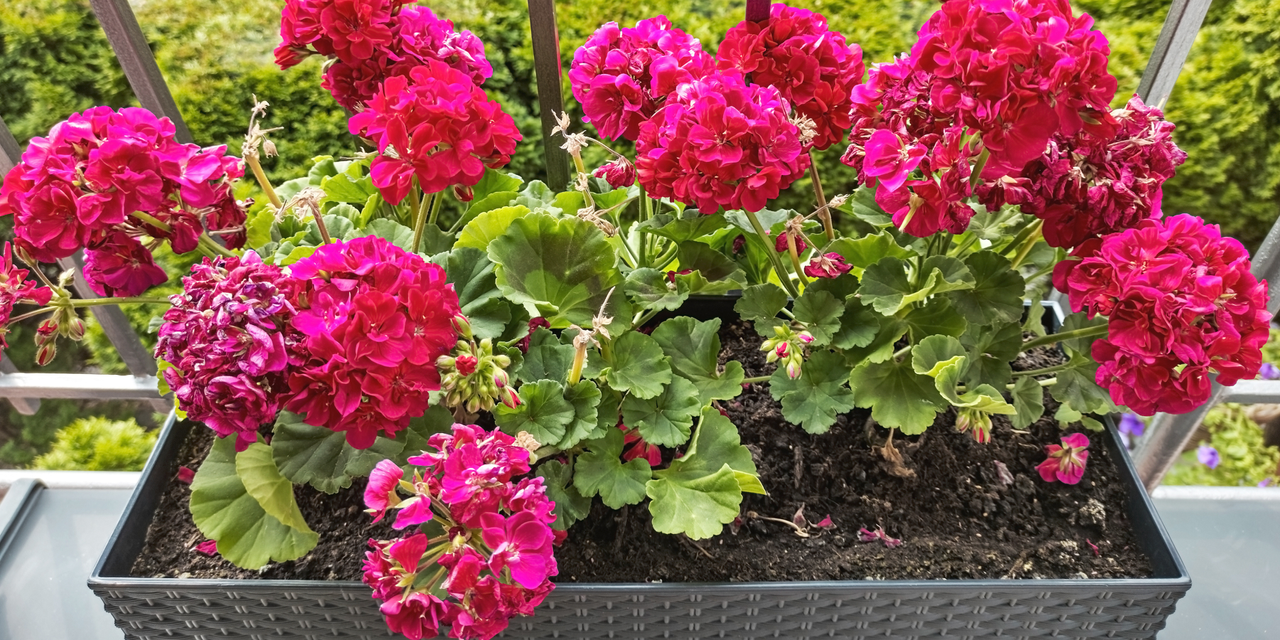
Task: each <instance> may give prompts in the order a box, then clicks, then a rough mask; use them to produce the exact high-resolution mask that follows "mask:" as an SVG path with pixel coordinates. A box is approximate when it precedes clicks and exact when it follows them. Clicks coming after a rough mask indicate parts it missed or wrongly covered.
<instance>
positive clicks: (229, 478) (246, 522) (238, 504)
mask: <svg viewBox="0 0 1280 640" xmlns="http://www.w3.org/2000/svg"><path fill="white" fill-rule="evenodd" d="M266 455H267V456H268V460H269V459H270V458H269V456H270V452H266ZM237 457H238V456H237V454H236V451H235V438H219V439H217V440H215V441H214V443H213V448H212V449H210V451H209V455H208V456H207V457H205V459H204V462H203V463H201V465H200V469H199V471H197V472H196V476H195V479H194V480H193V481H192V483H191V499H190V506H191V517H192V519H193V520H194V521H195V523H196V527H197V528H198V529H200V532H201V533H203V534H204V535H205V536H206V537H208V538H212V539H214V540H217V541H218V553H219V554H220V555H221V556H222V557H223V558H225V559H226V560H227V561H229V562H231V563H232V564H234V565H236V566H237V567H241V568H244V569H259V568H262V567H264V566H266V565H267V563H269V562H286V561H289V560H296V559H298V558H301V557H302V556H304V555H306V554H307V552H308V551H310V550H311V549H312V548H314V547H315V546H316V542H317V541H319V539H320V537H319V536H318V535H317V534H316V533H315V532H313V531H311V529H309V528H307V527H306V525H305V524H303V527H302V528H295V527H290V526H288V525H286V524H284V523H283V522H281V521H280V520H279V519H278V518H276V517H274V516H272V515H270V514H268V513H267V512H266V511H265V510H264V509H263V508H262V506H261V505H260V504H259V503H258V501H257V500H256V499H255V498H254V497H253V496H251V495H249V492H248V490H247V489H246V488H245V485H244V483H243V482H241V480H240V477H239V476H238V475H237V474H236V466H237V464H236V458H237ZM260 461H261V454H257V457H256V458H255V459H254V462H260ZM250 466H253V465H252V464H251V465H250ZM273 466H274V465H273ZM262 475H263V476H264V477H265V476H266V475H267V474H265V473H264V474H262ZM277 475H278V472H277ZM285 482H286V484H287V483H288V481H287V480H286V481H285ZM268 484H270V483H269V482H268ZM264 486H266V485H260V486H259V487H258V488H259V489H260V490H261V489H262V488H263V487H264ZM294 508H295V509H296V505H295V507H294Z"/></svg>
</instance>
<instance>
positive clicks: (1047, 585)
mask: <svg viewBox="0 0 1280 640" xmlns="http://www.w3.org/2000/svg"><path fill="white" fill-rule="evenodd" d="M720 297H721V296H705V298H720ZM723 297H724V298H732V296H723ZM1028 304H1030V303H1029V302H1028ZM1042 304H1044V305H1045V306H1047V307H1049V308H1050V310H1052V311H1053V313H1054V315H1055V316H1056V317H1057V319H1058V321H1059V323H1060V322H1061V321H1062V318H1063V315H1064V314H1063V312H1062V308H1061V306H1060V305H1059V304H1058V303H1057V302H1054V301H1050V300H1045V301H1042ZM1104 422H1105V424H1106V427H1107V428H1106V430H1105V435H1104V436H1103V441H1104V446H1107V447H1108V448H1109V449H1110V450H1111V452H1112V453H1113V454H1117V455H1116V463H1117V465H1118V466H1119V467H1120V469H1121V480H1122V481H1123V482H1125V483H1126V484H1127V485H1128V490H1129V492H1130V496H1129V499H1130V502H1134V501H1136V502H1138V503H1139V505H1140V507H1141V508H1142V510H1144V511H1145V512H1146V513H1150V514H1151V522H1150V523H1148V525H1149V526H1147V527H1142V526H1141V525H1140V523H1137V522H1132V520H1131V522H1130V525H1131V526H1132V527H1133V528H1134V531H1135V535H1136V536H1137V537H1138V538H1139V539H1140V540H1141V539H1144V538H1148V539H1153V540H1152V541H1153V542H1155V543H1157V544H1158V545H1159V549H1158V550H1159V551H1162V552H1163V551H1167V553H1168V557H1166V558H1155V557H1152V556H1153V555H1154V554H1153V553H1151V549H1148V548H1144V549H1143V551H1144V553H1146V554H1147V556H1148V558H1149V559H1150V560H1151V563H1152V569H1153V573H1155V574H1161V573H1163V574H1165V575H1162V576H1159V577H1154V576H1153V577H1148V578H1106V579H1095V578H1085V579H1069V578H1053V579H1028V578H1016V579H998V578H987V579H973V580H969V579H945V578H943V579H933V580H821V581H816V580H815V581H784V582H764V581H761V582H570V583H556V591H557V592H560V593H562V594H566V595H572V594H589V593H606V592H619V591H626V592H628V593H637V594H640V595H643V594H646V593H652V594H659V593H671V592H674V591H688V590H690V589H701V590H711V589H714V590H715V591H717V592H724V593H732V592H742V593H749V592H758V591H760V590H762V589H767V590H770V591H785V592H794V591H802V592H803V591H832V592H834V591H842V590H851V589H853V590H858V591H864V590H872V589H874V590H876V591H880V592H888V591H915V592H919V591H926V592H946V591H950V590H952V589H956V590H961V589H962V590H965V591H968V592H973V591H975V590H978V591H984V592H985V591H990V592H995V593H999V592H1003V591H1009V590H1026V589H1028V588H1031V587H1034V588H1041V589H1044V590H1050V589H1052V590H1054V591H1060V592H1070V591H1082V592H1084V591H1089V592H1097V591H1099V590H1100V589H1102V590H1111V589H1114V590H1118V591H1123V590H1124V589H1127V588H1135V587H1140V588H1143V589H1151V588H1154V587H1167V588H1168V590H1169V591H1185V590H1187V589H1189V588H1190V585H1191V577H1190V575H1189V574H1188V573H1187V568H1186V565H1185V564H1183V562H1182V557H1181V556H1180V555H1179V554H1178V550H1177V549H1176V548H1175V547H1174V545H1173V541H1172V539H1171V538H1170V537H1169V533H1168V531H1167V530H1166V529H1165V526H1164V522H1163V521H1161V519H1160V514H1159V513H1158V512H1157V511H1156V509H1155V504H1154V503H1153V502H1152V500H1151V496H1150V495H1149V494H1148V493H1147V490H1146V489H1145V487H1144V486H1143V484H1142V482H1141V481H1140V480H1139V478H1138V474H1137V471H1136V469H1135V468H1134V466H1133V461H1132V459H1131V458H1130V456H1129V453H1128V449H1126V448H1125V446H1124V444H1123V442H1122V441H1121V440H1120V436H1119V432H1118V431H1117V430H1116V426H1115V423H1114V421H1113V420H1112V418H1111V416H1106V417H1105V418H1104ZM177 428H178V419H177V414H176V411H171V412H170V413H169V417H168V419H167V420H166V421H165V423H164V426H163V427H162V429H161V433H160V436H159V438H158V439H157V441H156V446H155V448H154V449H153V450H152V452H151V456H150V457H149V458H148V459H147V464H146V467H145V468H144V469H143V471H142V476H141V478H142V481H140V482H138V483H137V485H136V486H135V487H134V490H133V494H132V495H131V496H130V497H129V501H128V503H127V504H126V505H125V508H124V511H123V513H122V514H121V517H120V520H119V521H118V522H117V524H116V527H115V530H114V531H113V532H112V533H111V537H110V538H108V540H107V544H106V547H104V549H103V551H102V555H101V556H100V557H99V559H98V562H97V564H96V565H95V566H94V568H93V572H92V573H90V574H89V580H88V585H89V587H90V588H93V589H94V590H95V591H98V590H111V589H113V588H115V587H129V588H138V587H149V588H154V589H156V590H157V591H171V590H174V589H183V590H190V589H208V590H214V591H217V590H224V589H229V588H234V589H237V590H242V591H243V590H252V591H258V590H261V591H285V590H289V589H297V588H302V587H306V588H329V589H334V590H360V589H367V588H368V587H367V586H366V585H365V584H364V583H363V582H359V581H355V580H342V581H337V580H334V581H330V580H246V579H222V578H219V579H208V578H141V577H135V576H108V575H104V572H105V570H106V564H107V563H108V561H109V560H110V559H111V555H112V551H113V550H114V549H115V547H116V546H117V544H118V543H119V542H120V541H121V538H122V537H123V536H124V533H125V532H124V529H125V528H126V524H127V521H128V519H129V516H130V514H131V513H133V511H134V509H135V508H136V507H137V506H138V503H139V502H140V500H142V499H143V494H144V492H145V488H146V484H147V483H146V479H147V478H150V477H152V476H153V475H154V474H155V473H163V470H160V469H158V468H157V467H159V466H160V465H161V464H168V462H169V461H168V460H167V459H166V460H165V461H164V462H163V463H162V462H161V461H160V458H161V457H166V458H167V457H168V456H162V453H164V452H165V450H166V449H168V448H170V447H177V446H179V445H181V442H177V443H174V442H172V440H173V439H174V438H175V437H176V435H175V431H176V430H177ZM1126 510H1127V511H1130V512H1132V509H1131V508H1128V509H1126ZM151 515H152V517H154V513H152V514H151ZM147 522H148V526H149V524H150V519H148V521H147ZM1141 529H1147V531H1146V533H1145V534H1143V533H1142V532H1141V531H1140V530H1141ZM144 532H145V529H144ZM1161 565H1163V566H1162V567H1161ZM1162 569H1163V570H1162Z"/></svg>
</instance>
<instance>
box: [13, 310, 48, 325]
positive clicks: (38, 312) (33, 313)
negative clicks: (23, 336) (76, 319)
mask: <svg viewBox="0 0 1280 640" xmlns="http://www.w3.org/2000/svg"><path fill="white" fill-rule="evenodd" d="M57 310H58V308H57V307H40V308H39V309H36V310H35V311H28V312H26V313H24V314H22V315H20V316H14V317H12V318H9V320H8V321H6V322H5V323H4V324H5V326H8V325H12V324H17V323H18V322H20V321H22V320H26V319H27V318H34V317H36V316H38V315H42V314H45V313H49V312H51V311H57Z"/></svg>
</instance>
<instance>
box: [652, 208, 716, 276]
mask: <svg viewBox="0 0 1280 640" xmlns="http://www.w3.org/2000/svg"><path fill="white" fill-rule="evenodd" d="M726 225H727V222H726V221H725V219H724V215H722V214H719V213H716V214H713V215H706V214H702V213H698V212H697V211H684V212H681V213H680V215H679V216H678V217H677V216H672V215H670V214H666V213H663V214H658V215H656V216H653V217H652V218H650V219H649V220H646V221H644V222H642V223H640V226H639V229H640V230H642V231H645V232H647V233H651V234H653V235H655V236H662V237H663V238H667V239H670V240H674V241H675V242H687V241H689V240H697V239H698V238H702V237H704V236H707V235H710V234H712V233H715V232H716V231H718V230H719V229H722V228H724V227H725V226H726ZM680 263H681V264H684V261H683V260H682V261H681V262H680Z"/></svg>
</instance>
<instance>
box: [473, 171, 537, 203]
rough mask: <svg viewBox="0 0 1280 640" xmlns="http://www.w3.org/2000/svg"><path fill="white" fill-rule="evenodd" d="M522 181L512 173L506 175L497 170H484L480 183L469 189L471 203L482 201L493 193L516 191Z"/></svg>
mask: <svg viewBox="0 0 1280 640" xmlns="http://www.w3.org/2000/svg"><path fill="white" fill-rule="evenodd" d="M523 184H524V179H522V178H521V177H520V176H518V175H516V174H514V173H506V172H504V171H499V170H497V169H485V171H484V176H482V177H481V178H480V182H477V183H476V186H474V187H472V188H471V194H472V198H473V200H472V201H473V202H475V201H479V200H483V199H485V198H487V197H489V196H491V195H493V194H495V193H501V192H507V191H512V192H514V191H518V190H519V189H520V186H521V185H523Z"/></svg>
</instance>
